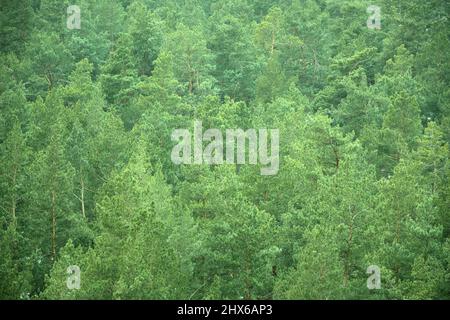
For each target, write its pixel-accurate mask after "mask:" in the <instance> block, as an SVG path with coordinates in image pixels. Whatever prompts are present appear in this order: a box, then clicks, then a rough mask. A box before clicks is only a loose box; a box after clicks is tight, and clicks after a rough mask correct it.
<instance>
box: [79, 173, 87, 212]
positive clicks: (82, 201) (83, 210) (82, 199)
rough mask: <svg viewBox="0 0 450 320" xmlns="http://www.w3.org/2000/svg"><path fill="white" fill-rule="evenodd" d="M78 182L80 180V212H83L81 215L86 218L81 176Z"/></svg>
mask: <svg viewBox="0 0 450 320" xmlns="http://www.w3.org/2000/svg"><path fill="white" fill-rule="evenodd" d="M80 182H81V213H82V214H83V217H84V218H85V219H86V210H85V208H84V181H83V177H81V179H80Z"/></svg>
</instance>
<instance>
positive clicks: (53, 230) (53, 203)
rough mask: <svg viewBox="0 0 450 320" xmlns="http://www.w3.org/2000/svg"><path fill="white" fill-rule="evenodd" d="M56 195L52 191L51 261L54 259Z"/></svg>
mask: <svg viewBox="0 0 450 320" xmlns="http://www.w3.org/2000/svg"><path fill="white" fill-rule="evenodd" d="M55 202H56V194H55V191H52V260H53V261H54V260H55V258H56V210H55Z"/></svg>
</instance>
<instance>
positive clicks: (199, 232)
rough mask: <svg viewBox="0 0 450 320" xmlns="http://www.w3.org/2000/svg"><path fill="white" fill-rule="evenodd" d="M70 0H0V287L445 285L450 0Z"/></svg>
mask: <svg viewBox="0 0 450 320" xmlns="http://www.w3.org/2000/svg"><path fill="white" fill-rule="evenodd" d="M71 4H75V3H69V1H67V0H64V1H59V0H40V1H29V0H26V1H11V0H2V1H1V6H0V30H1V32H0V164H1V165H0V299H444V300H448V299H450V239H449V237H450V162H449V157H450V151H449V144H450V104H449V102H450V90H449V88H450V86H449V80H450V78H449V75H448V69H449V61H450V60H449V59H448V58H449V54H448V52H449V51H450V44H449V30H450V29H449V28H448V12H449V11H448V9H449V7H448V1H444V0H432V1H418V0H412V1H411V0H410V1H406V0H399V1H390V0H379V1H378V2H377V3H376V5H377V6H379V7H380V8H381V29H370V28H368V27H367V25H366V24H367V19H368V17H369V14H368V13H367V11H366V10H367V7H368V6H369V5H371V4H373V3H371V2H369V1H356V0H339V1H338V0H292V1H286V0H270V1H269V0H186V1H178V0H165V1H161V0H97V1H88V0H80V1H77V3H76V5H78V6H79V7H80V10H81V16H80V17H81V28H80V29H68V28H67V27H66V26H67V25H66V19H67V7H68V6H69V5H71ZM195 120H201V121H202V123H203V129H204V130H206V129H210V128H218V129H219V130H221V131H222V133H225V130H227V129H237V128H241V129H243V130H247V129H251V128H254V129H262V128H267V129H279V133H280V150H279V156H280V164H279V171H278V173H277V174H276V175H274V176H261V175H260V166H259V165H250V164H243V165H241V164H223V165H205V164H203V165H198V164H196V165H177V164H175V163H173V162H172V160H171V151H172V148H173V147H174V141H172V133H173V132H174V130H176V129H188V130H190V131H191V132H192V125H193V123H194V121H195ZM204 142H206V141H204ZM246 156H248V154H246ZM371 265H375V266H378V267H379V269H380V271H381V288H380V289H373V290H370V289H368V287H367V280H368V277H369V274H367V272H368V271H367V268H368V267H369V266H371ZM70 266H77V267H79V269H80V288H79V289H74V288H71V287H70V286H68V280H70V279H71V277H73V276H74V275H71V274H69V273H68V268H69V267H70ZM69 270H70V269H69Z"/></svg>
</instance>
